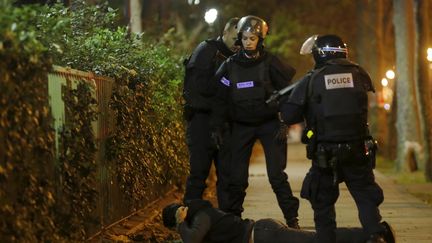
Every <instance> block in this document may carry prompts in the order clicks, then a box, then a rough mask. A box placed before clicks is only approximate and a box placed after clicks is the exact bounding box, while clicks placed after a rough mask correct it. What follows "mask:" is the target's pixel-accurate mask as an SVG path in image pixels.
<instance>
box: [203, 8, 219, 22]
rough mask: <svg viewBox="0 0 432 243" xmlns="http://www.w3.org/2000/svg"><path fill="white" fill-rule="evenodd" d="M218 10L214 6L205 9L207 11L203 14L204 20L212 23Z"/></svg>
mask: <svg viewBox="0 0 432 243" xmlns="http://www.w3.org/2000/svg"><path fill="white" fill-rule="evenodd" d="M217 15H218V11H217V10H216V9H214V8H212V9H209V10H207V12H206V13H205V15H204V20H205V21H206V22H207V23H208V24H213V23H214V22H215V20H216V19H217Z"/></svg>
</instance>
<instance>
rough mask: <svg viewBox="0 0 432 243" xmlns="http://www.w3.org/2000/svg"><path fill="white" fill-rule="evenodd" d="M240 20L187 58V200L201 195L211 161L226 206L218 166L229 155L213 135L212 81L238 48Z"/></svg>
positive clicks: (199, 197) (219, 191)
mask: <svg viewBox="0 0 432 243" xmlns="http://www.w3.org/2000/svg"><path fill="white" fill-rule="evenodd" d="M238 20H239V18H232V19H230V20H229V21H228V22H227V24H226V25H225V28H224V31H223V34H222V35H221V36H219V37H218V38H216V39H209V40H206V41H203V42H201V43H200V44H199V45H198V46H197V47H196V49H195V50H194V51H193V53H192V55H191V56H190V58H189V59H188V60H186V61H185V80H184V90H183V97H184V99H185V101H186V103H185V107H184V116H185V119H186V122H187V127H186V139H187V145H188V148H189V163H190V174H189V177H188V178H187V181H186V191H185V195H184V201H185V202H186V201H188V200H191V199H201V198H202V195H203V192H204V190H205V188H206V182H205V181H206V179H207V177H208V174H209V171H210V168H211V164H212V161H214V163H215V167H216V173H217V177H218V180H217V197H218V203H219V204H220V205H223V200H224V198H226V197H227V196H226V193H224V191H225V190H224V189H223V188H224V187H226V186H224V185H226V183H224V179H223V178H224V176H223V175H222V174H221V173H220V169H219V167H220V164H222V163H223V161H227V160H229V156H230V154H229V151H228V150H224V149H223V148H221V150H218V149H217V148H216V146H215V145H214V144H213V140H212V139H211V137H210V127H209V119H210V109H211V102H212V97H213V96H214V88H213V87H212V86H211V85H210V81H211V78H212V77H213V75H214V74H215V72H216V70H217V68H218V67H219V66H220V64H221V63H222V62H223V61H224V60H225V59H226V58H227V57H229V56H231V55H232V54H234V52H235V51H236V50H237V48H236V46H235V45H234V43H235V40H236V36H237V30H236V28H237V22H238ZM227 132H228V131H226V134H227Z"/></svg>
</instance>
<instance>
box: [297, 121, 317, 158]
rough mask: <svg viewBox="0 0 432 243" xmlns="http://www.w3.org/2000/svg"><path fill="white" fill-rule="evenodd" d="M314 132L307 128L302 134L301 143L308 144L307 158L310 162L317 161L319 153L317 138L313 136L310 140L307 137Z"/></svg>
mask: <svg viewBox="0 0 432 243" xmlns="http://www.w3.org/2000/svg"><path fill="white" fill-rule="evenodd" d="M309 131H312V132H313V130H312V129H309V128H307V127H306V128H305V129H304V130H303V133H302V137H301V142H302V143H304V144H306V157H307V158H308V159H310V160H313V159H315V158H316V157H315V156H316V151H317V141H316V136H315V135H312V136H311V137H310V138H309V137H308V136H307V133H308V132H309Z"/></svg>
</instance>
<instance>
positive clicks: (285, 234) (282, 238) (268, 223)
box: [253, 219, 368, 243]
mask: <svg viewBox="0 0 432 243" xmlns="http://www.w3.org/2000/svg"><path fill="white" fill-rule="evenodd" d="M253 234H254V235H253V239H254V242H255V243H270V242H271V243H287V242H289V243H313V242H314V240H315V232H312V231H306V230H298V229H293V228H289V227H287V226H286V225H284V224H283V223H281V222H279V221H277V220H274V219H260V220H258V221H257V222H256V223H255V225H254V230H253ZM336 235H337V241H336V242H337V243H360V242H361V243H363V242H366V240H367V237H368V236H367V235H366V234H365V233H364V232H363V229H361V228H338V229H336Z"/></svg>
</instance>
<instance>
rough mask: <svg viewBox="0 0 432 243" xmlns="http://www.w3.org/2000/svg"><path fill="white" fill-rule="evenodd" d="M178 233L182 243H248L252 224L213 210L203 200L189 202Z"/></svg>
mask: <svg viewBox="0 0 432 243" xmlns="http://www.w3.org/2000/svg"><path fill="white" fill-rule="evenodd" d="M185 206H187V207H188V214H187V217H186V220H185V221H184V222H182V223H181V224H180V225H179V228H178V231H179V233H180V236H181V238H182V240H183V242H184V243H200V242H209V243H228V242H230V243H248V242H249V237H250V235H251V231H252V228H253V224H254V222H253V221H252V220H249V219H245V220H242V219H241V218H240V217H237V216H235V215H233V214H229V213H224V212H223V211H221V210H219V209H216V208H213V207H212V205H211V204H210V202H208V201H205V200H200V199H196V200H190V201H189V202H188V203H186V205H185Z"/></svg>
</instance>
